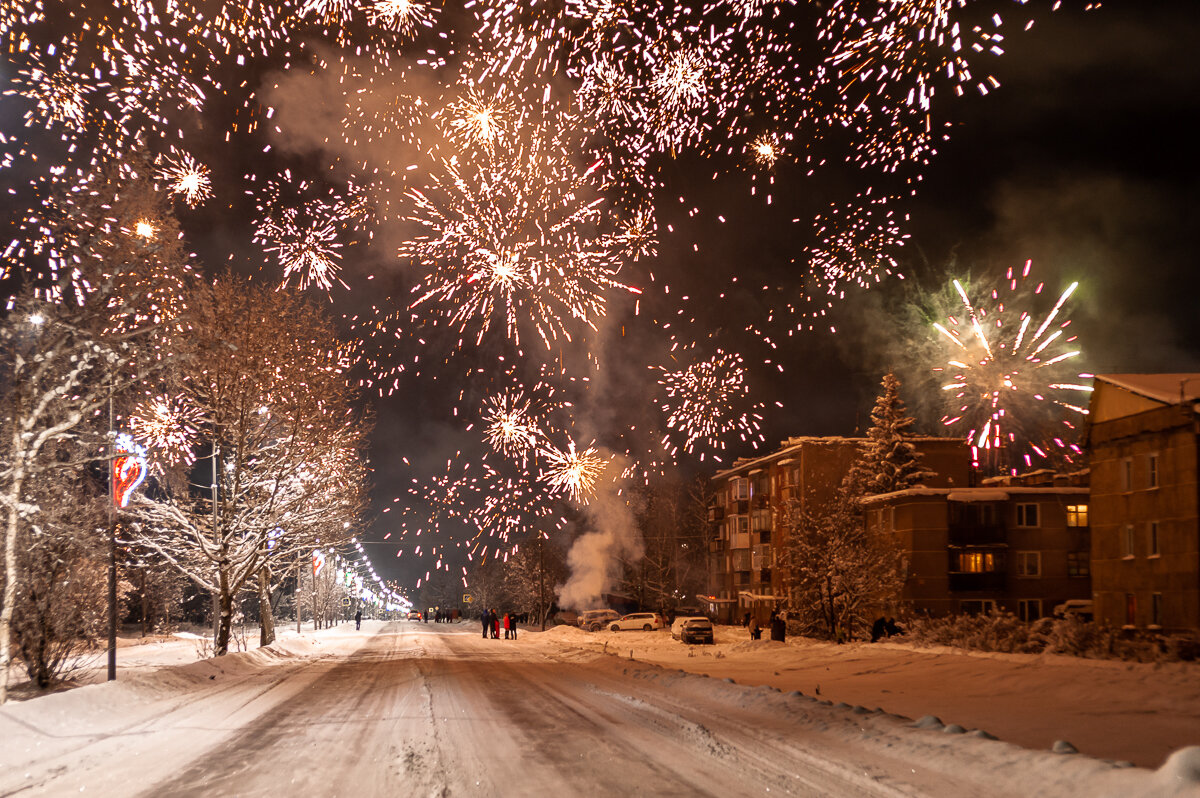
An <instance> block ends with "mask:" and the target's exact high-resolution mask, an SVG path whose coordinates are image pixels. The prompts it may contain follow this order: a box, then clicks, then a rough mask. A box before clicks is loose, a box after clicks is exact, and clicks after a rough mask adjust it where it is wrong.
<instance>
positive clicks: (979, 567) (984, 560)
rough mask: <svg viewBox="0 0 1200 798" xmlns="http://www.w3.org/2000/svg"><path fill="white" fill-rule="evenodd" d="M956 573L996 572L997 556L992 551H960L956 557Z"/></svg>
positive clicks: (954, 563) (954, 561) (954, 562)
mask: <svg viewBox="0 0 1200 798" xmlns="http://www.w3.org/2000/svg"><path fill="white" fill-rule="evenodd" d="M952 564H953V565H955V566H957V567H956V568H955V573H960V574H985V573H991V572H992V571H995V570H996V555H995V554H993V553H992V552H990V551H960V552H958V554H957V555H956V556H955V558H954V560H953V562H952Z"/></svg>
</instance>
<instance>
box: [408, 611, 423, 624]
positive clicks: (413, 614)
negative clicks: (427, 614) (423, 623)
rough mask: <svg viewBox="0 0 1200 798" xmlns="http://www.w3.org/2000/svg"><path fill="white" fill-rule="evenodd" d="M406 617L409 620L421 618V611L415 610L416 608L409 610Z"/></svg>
mask: <svg viewBox="0 0 1200 798" xmlns="http://www.w3.org/2000/svg"><path fill="white" fill-rule="evenodd" d="M408 619H409V620H410V621H419V620H421V613H419V612H417V611H416V610H409V611H408Z"/></svg>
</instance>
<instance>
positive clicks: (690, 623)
mask: <svg viewBox="0 0 1200 798" xmlns="http://www.w3.org/2000/svg"><path fill="white" fill-rule="evenodd" d="M676 623H678V620H677V621H676ZM673 628H674V627H672V629H673ZM679 641H680V642H681V643H686V644H688V645H695V644H697V643H705V644H708V645H712V643H713V625H712V621H710V620H709V619H708V618H684V619H683V623H681V624H679Z"/></svg>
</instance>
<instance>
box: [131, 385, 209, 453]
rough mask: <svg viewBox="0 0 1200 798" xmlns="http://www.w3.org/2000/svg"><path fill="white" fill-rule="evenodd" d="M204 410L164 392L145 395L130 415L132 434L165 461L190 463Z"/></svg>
mask: <svg viewBox="0 0 1200 798" xmlns="http://www.w3.org/2000/svg"><path fill="white" fill-rule="evenodd" d="M202 422H203V414H202V413H201V412H200V410H199V409H198V408H196V407H194V406H192V405H191V404H188V403H187V402H185V401H183V400H181V399H179V398H178V397H171V396H166V395H161V396H155V397H151V398H149V399H147V400H146V401H145V402H144V403H143V404H142V405H141V406H140V407H139V408H138V409H137V410H136V411H135V412H134V414H133V416H132V417H131V418H130V419H129V427H130V429H131V430H132V431H133V434H134V436H135V437H137V438H138V439H139V440H142V441H145V443H146V444H147V445H148V446H149V447H150V448H151V449H152V450H154V451H155V452H157V453H158V454H159V455H160V456H162V457H163V458H164V459H165V460H166V461H167V462H168V463H171V464H176V463H183V464H184V465H191V464H192V463H193V462H195V460H196V454H195V451H194V446H195V445H196V443H197V441H198V432H199V429H200V425H201V423H202Z"/></svg>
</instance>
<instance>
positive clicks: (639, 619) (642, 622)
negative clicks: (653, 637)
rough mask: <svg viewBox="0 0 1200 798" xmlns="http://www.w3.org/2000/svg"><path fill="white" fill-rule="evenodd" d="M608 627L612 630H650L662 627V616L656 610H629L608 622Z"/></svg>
mask: <svg viewBox="0 0 1200 798" xmlns="http://www.w3.org/2000/svg"><path fill="white" fill-rule="evenodd" d="M608 628H609V629H610V630H612V631H614V632H628V631H630V630H633V629H640V630H641V631H643V632H652V631H654V630H655V629H661V628H663V622H662V616H661V615H659V614H658V613H657V612H631V613H629V614H628V615H622V616H621V617H620V618H618V619H617V620H615V621H613V622H612V623H610V624H609V625H608Z"/></svg>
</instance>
